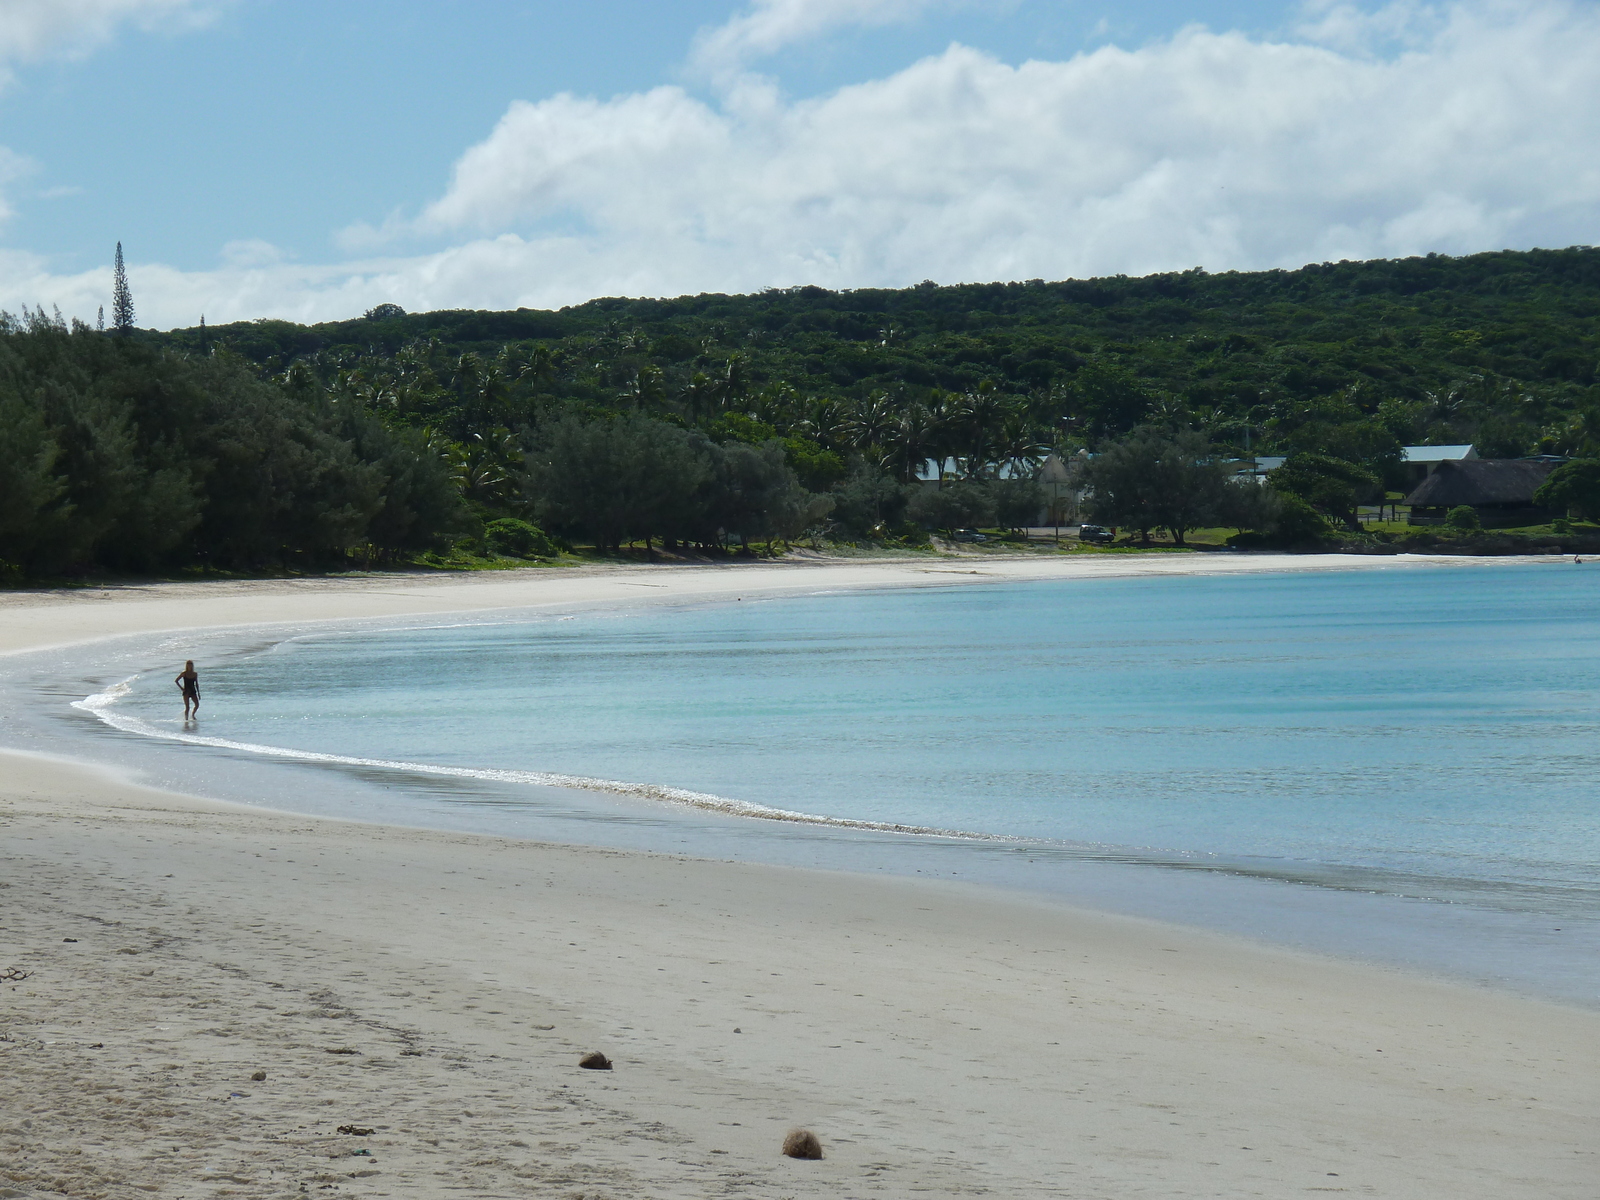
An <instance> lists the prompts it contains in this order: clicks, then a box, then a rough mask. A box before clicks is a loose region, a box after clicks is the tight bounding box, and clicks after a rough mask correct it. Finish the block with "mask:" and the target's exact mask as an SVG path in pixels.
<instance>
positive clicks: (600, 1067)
mask: <svg viewBox="0 0 1600 1200" xmlns="http://www.w3.org/2000/svg"><path fill="white" fill-rule="evenodd" d="M578 1065H579V1066H580V1067H585V1068H587V1069H588V1070H591V1071H609V1070H611V1060H610V1059H609V1058H607V1057H606V1056H605V1055H604V1054H601V1053H600V1051H598V1050H591V1051H589V1053H587V1054H585V1055H584V1056H583V1057H582V1058H580V1059H579V1060H578Z"/></svg>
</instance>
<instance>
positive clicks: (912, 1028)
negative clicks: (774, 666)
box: [0, 555, 1600, 1200]
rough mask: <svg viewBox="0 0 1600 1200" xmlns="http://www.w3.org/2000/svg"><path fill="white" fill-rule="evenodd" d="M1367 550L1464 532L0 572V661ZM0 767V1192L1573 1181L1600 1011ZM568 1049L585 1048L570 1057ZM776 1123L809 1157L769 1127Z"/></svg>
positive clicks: (1141, 1187) (1034, 903) (775, 876)
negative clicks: (566, 611) (991, 552)
mask: <svg viewBox="0 0 1600 1200" xmlns="http://www.w3.org/2000/svg"><path fill="white" fill-rule="evenodd" d="M1487 561H1495V560H1487ZM1499 561H1501V562H1503V561H1504V560H1499ZM1402 566H1409V567H1412V568H1416V569H1433V568H1439V569H1445V568H1448V569H1458V570H1470V569H1472V566H1473V563H1472V562H1463V561H1462V560H1459V559H1457V560H1430V559H1408V560H1396V559H1383V558H1361V557H1354V558H1350V557H1345V556H1318V557H1315V558H1309V557H1278V556H1267V555H1262V556H1254V555H1251V556H1245V555H1159V556H1146V557H1122V556H1104V557H1096V558H1089V557H1087V556H1085V558H1084V559H1071V558H1068V559H1062V560H1054V559H996V558H977V557H974V558H972V559H944V560H936V561H919V560H906V561H904V562H899V561H895V562H885V561H864V562H859V563H848V564H832V565H829V564H791V563H783V564H773V565H749V566H738V567H697V568H666V567H663V568H642V569H629V568H618V569H585V570H582V571H556V570H529V571H520V572H514V573H504V574H488V575H478V576H470V577H465V578H451V577H393V576H389V577H364V578H363V577H353V578H346V579H335V580H308V581H303V582H301V581H291V582H275V583H223V584H177V585H154V586H150V587H129V588H116V589H96V590H85V591H80V592H74V593H70V594H13V595H11V596H7V597H4V598H3V599H0V652H5V653H15V652H20V651H24V650H30V649H37V648H41V647H45V646H53V645H65V644H75V643H82V642H86V641H90V640H92V639H95V638H103V637H109V636H120V635H129V634H139V633H155V632H158V631H165V630H173V629H198V628H202V627H214V626H220V625H233V624H257V623H264V622H283V623H285V624H286V625H293V624H296V623H305V622H312V621H326V620H332V619H340V618H351V619H356V618H372V617H392V616H397V615H406V614H433V613H445V612H458V611H468V610H484V609H494V608H502V607H522V606H529V605H576V604H612V603H637V602H640V601H641V599H655V598H669V597H683V598H690V597H694V596H724V597H726V596H743V595H757V594H771V593H773V592H778V591H786V590H804V591H814V590H819V589H827V588H834V587H862V586H866V587H880V586H906V585H929V584H934V585H936V584H950V583H958V582H961V581H962V580H963V579H971V578H974V577H977V578H994V579H1005V578H1019V579H1020V578H1044V577H1051V576H1078V577H1088V576H1093V575H1095V574H1105V575H1116V574H1121V575H1126V574H1133V573H1168V572H1174V573H1184V572H1195V571H1205V572H1215V571H1234V570H1308V569H1330V568H1334V569H1342V568H1351V567H1355V568H1371V569H1401V567H1402ZM966 572H978V573H979V574H978V575H977V576H973V575H970V574H962V573H966ZM0 778H3V780H4V783H3V785H0V829H3V839H4V840H3V855H0V973H4V972H7V971H8V970H9V971H11V972H12V974H13V975H14V976H18V977H17V978H13V979H12V980H11V981H8V982H4V983H3V984H0V1000H3V1004H0V1097H3V1101H0V1197H6V1196H11V1197H17V1196H48V1195H57V1194H65V1195H73V1196H104V1197H122V1196H132V1195H151V1196H169V1197H174V1198H177V1197H203V1196H226V1195H233V1196H249V1197H258V1196H260V1197H266V1196H285V1197H287V1196H301V1195H309V1194H324V1193H325V1194H336V1195H344V1196H372V1197H377V1196H402V1195H405V1196H444V1195H468V1196H474V1197H499V1196H508V1197H510V1196H559V1197H586V1198H591V1200H592V1198H597V1197H617V1198H622V1197H680V1196H681V1197H691V1196H692V1197H701V1196H718V1195H726V1196H739V1197H772V1198H774V1200H776V1198H779V1197H813V1196H815V1197H822V1196H830V1197H832V1196H911V1195H933V1196H966V1195H980V1194H987V1195H995V1196H1019V1197H1031V1196H1071V1197H1080V1196H1081V1197H1115V1198H1121V1197H1150V1198H1155V1197H1162V1198H1170V1197H1202V1196H1206V1197H1210V1196H1217V1197H1234V1196H1257V1195H1259V1196H1273V1197H1279V1196H1286V1195H1299V1194H1305V1193H1313V1192H1315V1193H1333V1192H1347V1193H1350V1194H1353V1195H1362V1196H1379V1197H1417V1198H1424V1197H1426V1198H1430V1200H1432V1198H1446V1197H1448V1198H1451V1200H1455V1198H1477V1197H1482V1198H1484V1200H1488V1198H1490V1197H1493V1198H1495V1200H1506V1198H1517V1197H1528V1198H1530V1200H1532V1198H1534V1197H1538V1198H1566V1197H1571V1198H1574V1200H1576V1198H1578V1197H1584V1198H1587V1197H1590V1196H1592V1195H1593V1194H1594V1191H1595V1184H1594V1180H1595V1178H1596V1176H1597V1173H1600V1150H1597V1143H1596V1140H1595V1138H1594V1126H1595V1117H1596V1108H1597V1103H1600V1082H1597V1081H1600V1013H1595V1012H1591V1011H1586V1010H1582V1009H1578V1008H1571V1007H1565V1006H1561V1005H1557V1004H1551V1003H1544V1002H1540V1001H1535V1000H1530V999H1526V998H1522V997H1517V996H1513V995H1509V994H1502V993H1497V992H1493V991H1488V990H1484V989H1479V988H1472V987H1468V986H1464V985H1459V984H1455V983H1450V982H1445V981H1440V980H1434V979H1429V978H1425V977H1422V976H1419V975H1413V974H1408V973H1406V972H1403V971H1399V970H1388V969H1381V968H1376V967H1372V966H1367V965H1363V964H1357V963H1351V962H1344V961H1339V960H1334V959H1325V958H1318V957H1314V956H1310V955H1304V954H1298V953H1294V952H1290V951H1286V950H1282V949H1277V948H1273V947H1269V946H1263V945H1257V944H1253V943H1250V942H1247V941H1244V940H1241V939H1235V938H1229V937H1224V936H1221V935H1216V934H1211V933H1207V932H1203V931H1198V930H1194V929H1188V928H1183V927H1179V926H1174V925H1165V924H1160V923H1156V922H1150V921H1142V920H1137V919H1132V918H1127V917H1120V916H1112V915H1106V914H1100V913H1095V912H1090V911H1085V910H1081V909H1074V908H1071V907H1068V906H1067V905H1065V904H1060V903H1055V902H1051V901H1049V900H1045V899H1036V898H1032V897H1029V896H1025V895H1020V894H1011V893H1006V892H1001V891H998V890H986V889H982V888H978V887H975V886H972V885H964V884H955V883H944V882H933V881H925V880H916V879H901V878H878V877H863V876H855V875H849V874H843V873H834V872H823V871H808V870H797V869H789V868H780V867H771V866H757V865H749V864H734V863H726V862H716V861H707V860H698V859H689V858H682V857H676V856H671V855H662V854H643V853H634V852H621V851H613V850H603V849H594V848H582V847H567V846H556V845H547V844H541V843H535V842H528V841H516V840H511V839H501V838H492V837H485V836H475V835H466V834H452V833H441V832H432V831H419V830H411V829H401V828H393V827H383V826H373V825H360V824H354V823H349V822H340V821H333V820H322V819H314V818H309V817H302V816H295V815H291V814H285V813H278V812H272V811H267V810H262V809H252V808H248V807H243V806H238V805H229V804H224V803H220V802H217V801H212V800H207V799H203V798H197V797H185V796H178V795H174V794H171V793H165V792H159V791H155V790H151V789H148V788H145V787H141V786H139V785H138V784H137V783H136V782H134V781H131V780H128V779H125V778H120V777H118V776H116V775H115V774H112V773H109V772H107V771H105V770H103V769H100V768H92V767H87V766H83V765H78V764H73V763H67V762H62V761H55V760H48V759H43V758H38V757H31V756H24V755H17V754H6V755H0ZM22 976H25V977H22ZM588 1050H599V1051H601V1052H603V1053H605V1054H606V1055H608V1056H609V1057H610V1058H611V1059H612V1060H613V1062H614V1064H615V1066H614V1069H613V1070H611V1071H589V1070H583V1069H580V1068H579V1067H578V1065H577V1064H578V1059H579V1056H580V1055H581V1054H582V1053H583V1052H585V1051H588ZM257 1074H264V1078H259V1079H256V1078H252V1076H254V1075H257ZM341 1126H344V1127H347V1128H348V1129H352V1130H371V1132H370V1133H359V1132H356V1133H351V1132H346V1133H340V1132H338V1130H339V1128H340V1127H341ZM794 1126H804V1127H806V1128H809V1129H811V1130H814V1131H815V1132H816V1133H817V1135H818V1136H819V1137H820V1139H821V1141H822V1145H823V1148H824V1152H825V1157H824V1158H823V1159H822V1160H821V1161H796V1160H791V1159H786V1158H784V1157H782V1156H781V1155H780V1154H779V1152H778V1149H779V1144H780V1142H781V1141H782V1139H783V1135H784V1133H785V1132H786V1131H787V1130H788V1129H790V1128H792V1127H794Z"/></svg>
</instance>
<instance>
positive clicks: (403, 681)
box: [104, 567, 1600, 913]
mask: <svg viewBox="0 0 1600 1200" xmlns="http://www.w3.org/2000/svg"><path fill="white" fill-rule="evenodd" d="M1597 588H1600V575H1596V574H1593V573H1592V572H1591V570H1590V569H1588V568H1568V567H1547V568H1540V569H1530V568H1526V567H1482V568H1475V569H1470V570H1467V569H1462V570H1448V571H1430V570H1396V571H1383V572H1351V573H1339V574H1325V573H1316V574H1286V575H1254V576H1233V577H1198V578H1175V579H1136V580H1133V579H1130V580H1105V581H1096V582H1051V583H1031V584H1005V585H998V586H968V587H959V588H940V589H927V590H896V591H883V592H868V593H863V592H852V593H841V594H834V595H817V596H807V597H790V598H783V599H777V600H770V601H762V602H753V601H744V602H740V603H728V604H717V605H705V606H689V607H655V608H647V609H641V610H634V611H629V612H624V613H604V614H602V613H582V614H578V615H575V616H567V617H563V618H559V619H558V618H538V617H535V618H530V619H527V620H517V621H506V622H493V623H470V624H461V625H452V626H449V627H442V628H424V629H406V630H388V631H382V632H365V633H359V634H333V635H323V634H319V635H315V636H308V637H301V638H295V639H290V640H285V641H280V642H277V643H275V644H272V645H270V646H269V647H267V648H265V649H263V650H260V651H258V652H253V653H249V654H245V655H241V656H239V657H236V658H234V659H231V660H229V661H225V662H222V663H220V664H216V665H211V666H209V667H208V668H207V669H206V670H205V674H204V686H205V709H204V712H203V719H202V722H201V727H200V731H202V732H203V734H204V736H205V737H206V738H208V739H219V740H220V741H222V742H227V743H238V744H243V745H250V746H271V747H279V748H289V749H292V750H296V751H304V752H311V753H319V754H327V755H337V756H350V757H355V758H360V759H364V760H372V761H375V762H395V763H410V764H424V765H430V766H434V767H445V768H451V769H456V770H459V771H460V772H463V773H467V774H470V773H473V772H486V771H487V772H495V771H501V772H513V773H515V772H543V773H559V774H563V775H569V776H575V777H582V778H585V779H599V780H608V781H621V782H623V783H628V784H639V785H647V791H648V788H662V787H665V788H678V789H687V790H688V791H691V792H694V793H697V794H702V795H708V796H714V797H721V798H725V799H727V800H729V801H733V802H742V803H746V804H753V805H762V806H768V807H770V808H775V809H781V810H785V811H786V812H790V813H799V814H811V815H815V816H818V817H825V818H838V819H844V820H851V821H865V822H882V823H889V824H903V825H910V826H917V827H934V828H938V829H944V830H960V831H969V832H973V833H979V834H989V835H1000V836H1011V837H1018V838H1025V839H1038V840H1043V841H1045V842H1048V843H1050V844H1053V845H1061V846H1065V847H1068V848H1073V849H1075V850H1076V851H1078V852H1081V853H1083V854H1089V855H1093V854H1102V855H1107V856H1111V857H1121V858H1126V859H1131V860H1134V861H1139V860H1141V859H1144V860H1149V861H1157V862H1162V861H1168V862H1170V861H1183V860H1185V859H1186V858H1187V859H1203V858H1207V857H1212V858H1216V859H1217V860H1218V861H1221V862H1224V863H1227V864H1231V865H1234V866H1237V867H1239V868H1240V869H1242V870H1250V871H1255V872H1257V873H1262V874H1267V875H1274V874H1276V875H1279V876H1281V877H1284V878H1293V879H1303V880H1305V881H1308V882H1335V883H1339V884H1340V885H1341V886H1359V887H1363V888H1370V889H1372V890H1377V891H1392V892H1395V893H1396V894H1403V895H1425V896H1434V897H1442V898H1449V899H1454V900H1461V899H1463V898H1465V899H1468V900H1475V901H1481V902H1483V903H1486V904H1490V905H1500V906H1512V907H1523V908H1528V907H1531V908H1534V909H1539V910H1548V911H1552V912H1560V911H1575V910H1582V911H1587V912H1591V913H1592V912H1594V911H1596V909H1597V908H1600V801H1597V790H1596V786H1595V781H1596V779H1597V777H1600V776H1597V768H1600V736H1597V735H1600V637H1597V634H1600V609H1597V605H1596V590H1597ZM174 669H175V668H174ZM170 674H171V672H165V673H164V675H163V676H161V677H149V676H141V677H140V678H139V679H137V680H135V681H133V683H132V686H131V689H130V690H128V691H127V692H126V694H119V695H118V697H117V698H116V699H115V702H114V703H113V704H110V705H109V707H106V708H105V709H104V711H106V712H115V713H117V714H119V715H120V716H121V718H122V719H124V720H125V721H129V722H135V723H137V724H138V725H139V726H141V727H143V729H145V730H147V731H149V732H160V733H165V734H168V735H171V734H174V733H176V734H179V735H180V736H181V735H182V734H183V731H181V730H180V729H179V723H178V721H177V717H178V715H179V713H178V711H177V710H178V707H179V701H178V699H177V691H176V689H175V688H174V687H173V686H172V684H171V682H170V679H169V678H167V677H166V676H169V675H170Z"/></svg>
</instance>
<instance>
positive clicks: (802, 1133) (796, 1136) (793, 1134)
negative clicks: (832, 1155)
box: [783, 1129, 822, 1158]
mask: <svg viewBox="0 0 1600 1200" xmlns="http://www.w3.org/2000/svg"><path fill="white" fill-rule="evenodd" d="M783 1152H784V1153H785V1154H787V1155H788V1156H789V1157H790V1158H821V1157H822V1143H821V1142H820V1141H818V1140H817V1135H816V1134H814V1133H812V1132H811V1130H809V1129H791V1130H790V1131H789V1136H788V1137H786V1138H784V1139H783Z"/></svg>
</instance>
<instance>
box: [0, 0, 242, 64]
mask: <svg viewBox="0 0 1600 1200" xmlns="http://www.w3.org/2000/svg"><path fill="white" fill-rule="evenodd" d="M217 2H218V0H4V2H3V3H0V72H8V71H9V68H10V66H11V65H12V64H15V63H19V62H29V61H32V60H35V59H39V58H44V57H46V56H48V55H53V54H65V55H77V54H85V53H87V52H88V51H90V50H93V49H94V48H95V47H96V46H98V45H100V44H102V43H103V42H105V41H107V40H108V39H109V38H110V37H111V36H112V35H113V34H114V33H115V32H116V31H117V28H118V27H119V26H121V25H128V24H132V25H138V26H140V27H142V28H146V29H151V28H158V27H166V28H173V27H177V28H189V27H192V26H193V25H195V24H197V23H200V22H203V21H205V20H206V19H207V18H208V16H209V14H210V13H211V12H212V11H213V10H214V9H215V8H216V7H217ZM7 77H8V76H7V75H4V74H0V78H7Z"/></svg>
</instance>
